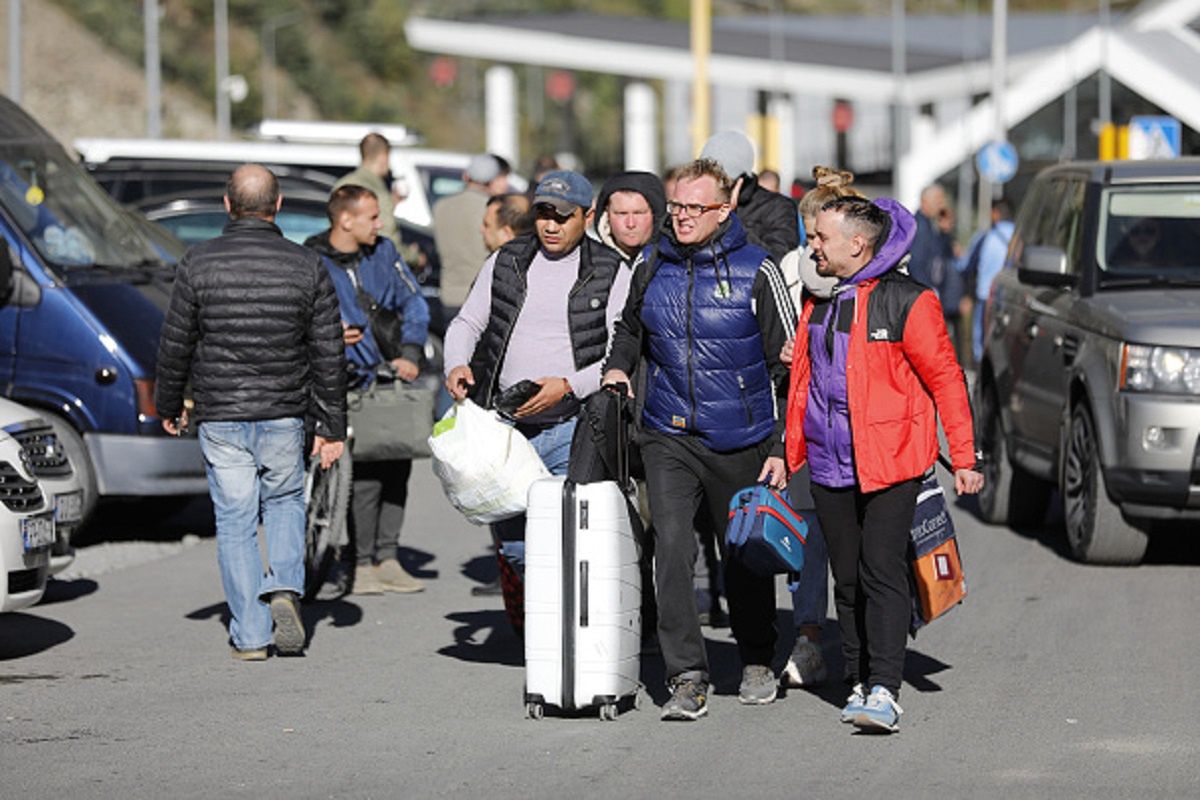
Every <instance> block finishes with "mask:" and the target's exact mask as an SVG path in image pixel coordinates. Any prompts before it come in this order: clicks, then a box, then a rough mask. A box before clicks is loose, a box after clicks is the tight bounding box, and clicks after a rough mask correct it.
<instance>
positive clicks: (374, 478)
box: [350, 458, 412, 566]
mask: <svg viewBox="0 0 1200 800" xmlns="http://www.w3.org/2000/svg"><path fill="white" fill-rule="evenodd" d="M411 474H412V459H407V458H406V459H402V460H398V461H360V462H357V463H356V464H355V465H354V483H353V495H352V499H351V501H350V520H351V522H352V523H353V524H354V552H355V555H356V558H357V561H358V564H360V565H362V566H366V565H369V564H372V563H377V562H380V561H384V560H385V559H389V558H395V557H396V545H397V544H399V542H400V528H401V527H402V526H403V525H404V507H405V506H406V505H407V504H408V478H409V475H411Z"/></svg>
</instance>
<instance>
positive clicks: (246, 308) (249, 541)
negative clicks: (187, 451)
mask: <svg viewBox="0 0 1200 800" xmlns="http://www.w3.org/2000/svg"><path fill="white" fill-rule="evenodd" d="M281 201H282V198H281V197H280V195H279V184H278V182H277V181H276V180H275V176H274V175H272V174H271V172H270V171H269V170H267V169H266V168H264V167H261V166H259V165H257V164H245V165H243V166H241V167H238V169H237V170H235V171H234V173H233V175H232V176H231V177H230V179H229V183H228V185H227V187H226V195H225V208H226V209H227V210H228V211H229V216H230V222H229V224H227V225H226V226H225V230H224V231H223V232H222V234H221V235H220V236H219V237H217V238H216V239H213V240H211V241H209V242H205V243H203V244H199V245H196V246H195V247H193V248H192V249H191V250H189V251H188V253H187V255H185V256H184V258H183V260H182V261H181V262H180V263H179V268H178V269H177V270H176V273H175V287H174V290H173V291H172V293H171V305H170V308H169V309H168V311H167V317H166V320H165V321H164V322H163V330H162V338H161V339H160V340H159V345H158V375H157V384H156V385H157V389H156V393H155V404H156V406H157V407H158V414H159V416H160V417H162V420H163V428H164V429H166V431H167V433H170V434H171V435H178V434H179V431H180V429H181V428H182V427H183V426H184V425H186V424H187V413H188V412H187V410H186V409H185V408H184V405H183V394H184V388H185V385H186V384H187V383H188V382H189V381H190V382H191V391H192V394H193V397H194V399H195V410H194V412H193V414H194V417H195V419H196V420H197V421H199V423H200V431H199V433H200V446H201V449H202V450H203V452H204V464H205V469H206V471H207V472H208V485H209V490H210V492H211V494H212V499H213V507H214V509H215V512H216V520H217V562H218V564H219V566H220V570H221V582H222V584H223V585H224V588H225V599H226V601H227V603H228V605H229V613H230V617H231V619H230V622H229V640H230V644H231V645H232V647H233V656H234V658H235V659H238V660H242V661H261V660H263V659H265V658H266V657H267V645H268V643H269V642H270V641H271V624H272V621H274V624H275V634H274V641H275V648H276V650H277V651H278V652H279V653H281V654H285V655H295V654H299V653H300V652H301V650H302V649H303V647H304V639H305V634H304V624H303V622H302V621H301V619H300V609H299V604H298V603H299V595H300V593H301V592H302V591H303V587H304V515H305V512H304V438H305V433H304V421H305V417H306V416H311V417H312V418H313V420H314V421H315V423H316V440H315V443H314V447H313V452H314V453H318V452H319V453H320V456H321V463H322V465H323V466H324V467H326V468H327V467H328V466H329V465H330V464H332V463H333V462H334V461H336V460H337V459H338V458H339V457H340V456H341V453H342V447H343V441H344V440H345V438H346V400H345V394H346V366H345V356H344V354H343V345H342V325H341V316H340V315H339V313H338V301H337V295H335V294H334V290H333V283H332V282H331V281H330V279H329V273H328V272H327V271H326V270H325V266H324V264H322V263H321V259H320V256H318V255H317V254H316V253H314V252H313V251H311V250H307V249H305V248H303V247H300V246H299V245H296V244H292V243H291V242H289V241H287V240H286V239H284V238H283V235H282V234H281V233H280V231H279V228H277V227H276V226H275V224H274V219H275V214H276V212H278V210H279V206H280V203H281ZM260 509H261V514H262V523H263V528H264V530H265V531H266V537H267V551H268V553H269V561H270V567H269V569H268V570H267V573H266V575H264V574H263V569H262V561H261V558H260V556H259V548H258V541H257V527H258V521H259V513H260Z"/></svg>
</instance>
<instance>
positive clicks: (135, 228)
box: [0, 138, 177, 277]
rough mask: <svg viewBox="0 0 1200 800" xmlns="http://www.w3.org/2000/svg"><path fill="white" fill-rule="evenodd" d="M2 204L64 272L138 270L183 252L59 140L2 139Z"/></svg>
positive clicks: (46, 258)
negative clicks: (159, 237)
mask: <svg viewBox="0 0 1200 800" xmlns="http://www.w3.org/2000/svg"><path fill="white" fill-rule="evenodd" d="M0 206H3V208H4V209H5V210H6V211H7V212H8V214H9V216H10V217H11V218H12V219H13V221H14V222H15V223H16V225H17V227H19V228H20V229H21V231H22V232H23V233H24V234H25V236H26V238H27V239H28V240H29V241H30V242H31V243H32V244H33V246H34V248H35V249H37V251H38V253H39V254H40V255H41V257H42V259H43V260H44V261H45V262H46V263H47V264H49V265H50V266H51V267H57V268H60V271H61V272H63V273H64V276H65V274H66V273H76V272H77V271H78V268H89V267H90V268H97V267H98V268H102V269H104V270H107V271H109V272H114V271H119V270H123V269H129V270H138V269H140V268H144V267H146V266H156V265H159V264H162V263H164V262H171V261H174V259H175V256H176V255H177V253H176V252H173V248H171V247H168V246H166V245H165V244H164V242H162V241H156V240H155V239H154V238H152V237H151V236H149V235H148V234H147V232H146V230H145V228H144V227H143V226H140V225H139V224H138V222H137V220H135V219H134V218H133V216H132V214H130V213H129V212H127V211H125V210H124V209H122V208H121V207H120V206H118V205H117V204H116V203H115V202H113V200H112V199H111V198H109V197H108V195H106V194H105V193H104V191H103V190H102V189H101V188H100V187H99V186H97V185H96V183H95V182H94V181H93V180H92V179H91V178H90V177H89V176H88V175H87V173H86V172H84V171H83V168H82V167H80V166H79V165H78V164H76V163H75V162H73V161H71V160H70V159H69V158H67V155H66V153H65V152H64V151H63V150H62V148H60V147H59V146H58V145H57V144H55V143H53V142H43V141H38V140H35V139H29V138H20V139H8V140H5V139H0ZM60 277H61V276H60Z"/></svg>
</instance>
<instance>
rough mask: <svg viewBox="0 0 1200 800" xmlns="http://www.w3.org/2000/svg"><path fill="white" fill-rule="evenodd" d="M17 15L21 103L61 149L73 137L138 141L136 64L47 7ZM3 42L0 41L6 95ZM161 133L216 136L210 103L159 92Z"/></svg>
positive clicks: (141, 91)
mask: <svg viewBox="0 0 1200 800" xmlns="http://www.w3.org/2000/svg"><path fill="white" fill-rule="evenodd" d="M22 10H23V13H22V29H23V34H24V36H23V40H24V46H23V49H22V58H21V75H22V84H23V86H22V90H21V91H22V105H23V106H24V107H25V108H26V109H28V110H29V111H30V113H32V114H33V115H34V116H35V117H36V118H37V119H38V120H39V121H40V122H41V123H42V124H43V125H45V126H46V127H47V128H48V129H49V130H50V132H51V133H53V134H54V135H55V136H56V137H58V139H59V141H61V142H63V143H64V144H68V145H69V144H70V142H71V140H72V139H74V138H76V137H79V136H144V135H145V132H146V92H145V79H144V77H143V72H142V69H141V67H140V65H138V64H135V63H133V62H132V61H131V60H130V59H129V58H127V57H126V56H124V55H122V54H121V53H118V52H117V51H116V50H114V49H112V48H111V47H108V46H106V45H105V44H104V43H103V42H102V41H101V40H100V39H99V38H98V37H97V36H96V35H95V34H94V33H93V32H91V31H89V30H88V29H87V28H86V27H84V26H83V25H82V24H80V23H79V22H78V21H76V20H75V19H74V18H73V17H71V16H70V15H69V14H67V13H66V12H65V11H63V10H62V9H60V8H59V7H57V6H55V5H54V4H52V3H49V2H34V3H23V4H22ZM6 19H7V18H6ZM7 44H8V41H7V37H0V52H3V53H4V56H3V58H2V59H0V86H2V87H4V89H5V90H7V88H8V53H7V49H6V48H7ZM163 129H164V131H165V132H166V133H167V135H169V136H186V137H197V138H209V137H211V136H213V135H214V133H215V126H214V123H213V117H212V109H211V105H210V104H208V103H206V102H205V101H204V100H203V99H202V98H201V97H199V96H198V95H196V94H195V93H194V92H193V91H191V90H190V89H188V88H187V87H185V86H181V85H178V84H171V85H168V86H165V87H164V89H163Z"/></svg>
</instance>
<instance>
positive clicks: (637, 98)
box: [625, 81, 658, 172]
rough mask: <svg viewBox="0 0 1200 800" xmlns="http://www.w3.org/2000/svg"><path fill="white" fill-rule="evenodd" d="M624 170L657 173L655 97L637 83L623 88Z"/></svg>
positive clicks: (656, 111)
mask: <svg viewBox="0 0 1200 800" xmlns="http://www.w3.org/2000/svg"><path fill="white" fill-rule="evenodd" d="M625 169H637V170H645V171H646V172H658V98H657V97H656V96H655V94H654V89H653V88H651V87H650V85H649V84H646V83H642V82H641V81H631V82H630V83H629V84H628V85H626V86H625Z"/></svg>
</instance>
